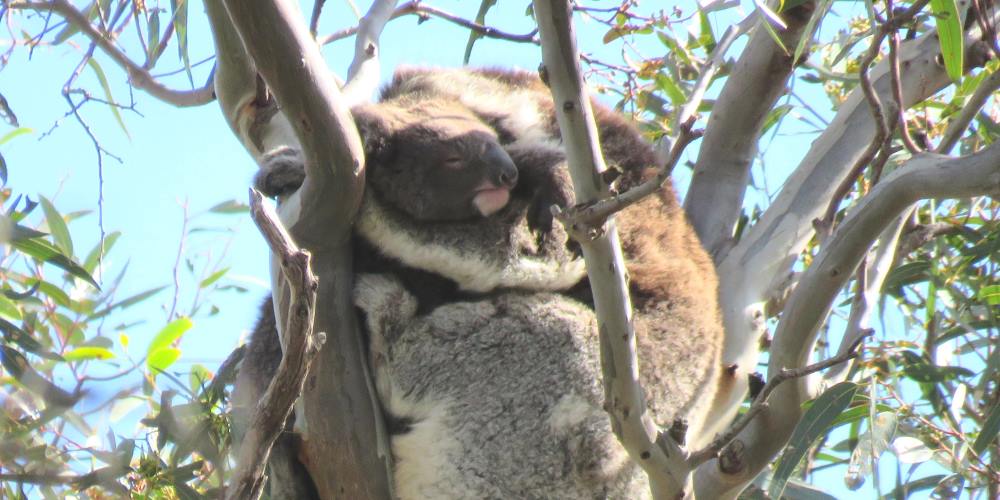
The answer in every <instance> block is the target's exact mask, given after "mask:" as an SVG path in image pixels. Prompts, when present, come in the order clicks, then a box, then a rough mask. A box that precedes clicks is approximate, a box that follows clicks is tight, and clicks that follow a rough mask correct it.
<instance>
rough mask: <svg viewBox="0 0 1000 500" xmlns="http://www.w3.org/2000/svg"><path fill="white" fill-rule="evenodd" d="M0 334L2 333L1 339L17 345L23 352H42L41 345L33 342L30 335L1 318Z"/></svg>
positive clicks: (35, 341) (33, 339)
mask: <svg viewBox="0 0 1000 500" xmlns="http://www.w3.org/2000/svg"><path fill="white" fill-rule="evenodd" d="M0 332H3V337H4V339H5V340H6V341H8V342H13V343H15V344H17V345H19V346H20V347H21V348H22V349H24V350H25V351H28V352H33V353H40V352H42V351H43V348H42V344H40V343H39V342H38V341H37V340H35V338H34V337H32V336H31V334H29V333H28V332H26V331H24V329H22V328H21V327H19V326H17V325H15V324H14V323H11V322H10V321H7V320H5V319H3V318H0Z"/></svg>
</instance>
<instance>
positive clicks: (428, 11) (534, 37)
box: [319, 1, 538, 45]
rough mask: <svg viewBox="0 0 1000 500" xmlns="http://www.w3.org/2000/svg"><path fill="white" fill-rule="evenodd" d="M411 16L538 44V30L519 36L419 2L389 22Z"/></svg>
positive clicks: (336, 36) (334, 36) (343, 34)
mask: <svg viewBox="0 0 1000 500" xmlns="http://www.w3.org/2000/svg"><path fill="white" fill-rule="evenodd" d="M410 14H413V15H416V16H417V17H419V18H421V20H425V19H428V18H429V17H437V18H440V19H444V20H445V21H449V22H451V23H454V24H457V25H459V26H462V27H463V28H467V29H469V30H472V31H474V32H476V33H479V34H480V35H483V36H484V37H487V38H496V39H500V40H507V41H510V42H519V43H533V44H536V45H537V44H538V30H537V29H536V30H532V31H531V32H530V33H526V34H523V35H519V34H516V33H507V32H505V31H501V30H498V29H496V28H493V27H491V26H485V25H482V24H479V23H477V22H474V21H469V20H468V19H464V18H462V17H459V16H456V15H455V14H452V13H449V12H445V11H443V10H441V9H438V8H435V7H431V6H429V5H424V4H422V3H420V2H419V1H411V2H406V3H404V4H403V5H400V6H399V7H397V8H396V10H395V11H393V13H392V15H391V16H389V20H393V19H396V18H399V17H402V16H405V15H410ZM357 32H358V27H357V26H352V27H350V28H345V29H342V30H340V31H336V32H334V33H331V34H329V35H326V36H324V37H323V38H320V39H319V44H320V45H326V44H328V43H331V42H335V41H337V40H342V39H344V38H347V37H349V36H352V35H354V34H355V33H357Z"/></svg>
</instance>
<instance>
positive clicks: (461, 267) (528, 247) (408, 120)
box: [255, 94, 586, 292]
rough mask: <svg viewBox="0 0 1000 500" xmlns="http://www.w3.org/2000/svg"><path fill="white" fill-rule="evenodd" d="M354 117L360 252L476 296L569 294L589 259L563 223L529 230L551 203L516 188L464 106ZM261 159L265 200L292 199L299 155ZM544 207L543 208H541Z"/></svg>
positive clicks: (418, 100)
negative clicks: (516, 291) (500, 291)
mask: <svg viewBox="0 0 1000 500" xmlns="http://www.w3.org/2000/svg"><path fill="white" fill-rule="evenodd" d="M352 113H353V115H354V118H355V121H356V122H357V125H358V131H359V133H360V135H361V138H362V141H363V143H364V145H365V160H366V165H367V173H366V182H365V183H366V188H365V195H364V196H363V198H362V203H361V208H360V211H359V213H358V218H357V221H356V231H357V234H358V236H360V239H361V240H363V241H364V242H365V243H366V244H367V245H368V248H367V249H366V250H369V251H365V252H360V253H359V252H355V255H360V256H362V257H366V256H368V255H371V254H373V253H376V254H378V255H379V256H382V257H385V258H387V259H388V260H390V261H393V262H396V263H399V264H401V265H403V266H405V267H407V268H411V269H419V270H423V271H426V272H429V273H432V274H434V275H437V276H440V277H443V278H446V279H448V280H450V281H451V282H453V283H454V284H455V285H457V287H458V288H459V289H461V290H465V291H471V292H486V291H489V290H493V289H495V288H504V287H527V288H530V289H535V290H562V289H566V288H569V287H570V286H572V285H574V284H575V283H577V282H579V281H580V279H581V278H582V277H583V276H584V275H585V274H586V270H585V268H584V266H583V261H582V259H580V258H579V256H578V255H574V254H572V253H570V252H568V251H567V250H566V239H567V237H566V233H565V232H564V231H563V230H562V228H561V227H556V228H550V230H548V231H544V232H538V231H532V227H531V224H530V223H529V220H528V218H527V217H525V214H527V213H528V211H531V212H532V213H533V214H537V213H542V214H543V216H544V215H545V214H548V205H549V203H548V200H544V201H536V200H533V199H532V198H531V194H530V193H527V194H526V193H522V192H521V191H520V190H518V189H516V188H514V186H513V183H514V182H516V179H517V178H518V175H519V174H518V172H519V171H523V169H518V168H516V167H515V165H514V163H513V162H512V160H511V157H510V156H509V155H508V153H507V152H506V151H504V149H503V148H502V147H501V145H500V143H499V141H498V138H497V135H496V132H495V131H494V130H493V129H492V128H490V127H489V126H488V125H487V124H486V123H484V122H483V121H481V120H480V119H479V118H478V117H477V116H476V115H474V114H473V113H472V112H470V111H469V110H468V109H467V108H466V107H465V106H463V105H461V104H460V103H456V102H455V101H454V100H452V99H446V98H431V97H427V96H421V95H417V94H406V95H401V96H399V97H396V98H393V99H388V100H384V101H382V102H380V103H378V104H374V105H366V106H359V107H356V108H354V109H353V110H352ZM449 162H452V163H449ZM262 163H263V164H262V166H261V170H260V172H259V173H258V175H257V176H256V178H255V185H256V187H257V188H258V190H260V191H261V192H263V193H264V194H266V195H269V196H281V195H285V194H289V193H290V192H292V191H294V190H295V189H297V188H298V186H299V185H301V183H302V180H303V179H304V169H303V166H302V160H301V157H300V156H299V155H298V152H297V151H295V150H291V149H289V148H279V149H278V150H276V151H274V152H271V153H270V154H268V155H266V156H265V158H264V161H263V162H262ZM484 184H485V185H484ZM532 184H534V183H532ZM484 187H486V188H490V187H492V188H497V187H504V188H506V189H507V190H509V191H512V192H511V193H510V195H509V196H507V197H503V196H502V195H501V196H500V199H499V200H496V199H490V197H491V196H492V197H494V198H495V197H496V196H497V194H496V191H500V190H496V189H493V190H486V191H489V192H487V193H486V194H485V195H484V189H483V188H484ZM512 188H513V189H512ZM540 204H544V205H545V210H538V209H536V208H535V207H536V206H538V205H540ZM487 205H490V206H487ZM481 208H486V209H487V210H482V209H481ZM539 235H541V236H539ZM370 250H375V252H371V251H370ZM382 264H384V262H381V261H380V262H379V263H378V265H379V266H381V265H382ZM380 269H381V268H380V267H376V268H367V267H365V266H363V265H362V266H361V267H359V269H358V270H359V271H368V270H380Z"/></svg>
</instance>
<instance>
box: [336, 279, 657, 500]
mask: <svg viewBox="0 0 1000 500" xmlns="http://www.w3.org/2000/svg"><path fill="white" fill-rule="evenodd" d="M355 303H356V305H357V306H358V307H360V308H361V309H362V310H363V311H364V313H365V316H366V325H367V329H368V332H369V335H371V347H372V352H371V356H372V362H373V367H374V371H375V378H376V381H377V387H378V390H379V396H380V399H381V400H382V402H383V404H384V405H385V410H386V411H387V412H388V413H389V414H391V415H392V416H393V417H395V418H397V419H404V420H406V421H408V422H412V423H411V424H410V430H409V432H407V433H405V434H402V435H397V436H394V438H393V441H392V446H393V452H394V455H395V459H396V476H395V480H396V493H397V494H398V495H399V497H400V498H404V499H440V498H524V499H530V498H539V499H542V498H547V499H563V498H564V499H580V498H643V497H648V495H649V490H648V486H647V484H646V479H645V475H644V474H643V473H642V471H641V470H639V469H638V467H636V466H635V465H634V464H632V463H631V462H630V461H629V460H628V458H627V455H626V453H625V450H624V449H623V448H622V447H621V445H620V444H619V443H618V441H617V440H616V439H615V437H614V435H613V434H612V433H611V429H610V424H609V421H608V418H607V415H606V414H605V413H604V411H603V410H602V409H601V401H602V398H603V390H602V388H601V385H600V378H599V376H600V366H599V361H598V360H599V353H598V341H597V338H596V335H597V333H596V328H595V323H596V320H595V318H594V314H593V311H592V310H590V309H589V308H588V307H586V306H584V305H583V304H581V303H579V302H577V301H575V300H573V299H570V298H568V297H566V296H564V295H559V294H551V293H521V292H508V293H503V294H500V295H497V296H495V297H492V298H489V299H485V300H481V301H475V302H457V303H453V304H448V305H444V306H441V307H438V308H437V309H435V310H434V311H433V312H431V313H430V314H427V315H425V316H417V315H415V311H416V304H415V299H414V298H413V297H412V296H411V295H410V294H409V293H408V292H406V290H405V289H404V288H403V287H402V285H401V284H400V283H399V282H398V281H396V280H395V279H394V278H392V277H391V276H388V275H368V274H366V275H359V276H358V277H357V281H356V284H355Z"/></svg>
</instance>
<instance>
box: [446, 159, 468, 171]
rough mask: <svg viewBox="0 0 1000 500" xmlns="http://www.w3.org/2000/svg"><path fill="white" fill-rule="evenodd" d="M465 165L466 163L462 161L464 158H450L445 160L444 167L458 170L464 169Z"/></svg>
mask: <svg viewBox="0 0 1000 500" xmlns="http://www.w3.org/2000/svg"><path fill="white" fill-rule="evenodd" d="M464 164H465V162H464V161H463V160H462V157H460V156H449V157H448V158H445V160H444V166H446V167H448V168H454V169H458V168H462V166H463V165H464Z"/></svg>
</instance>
